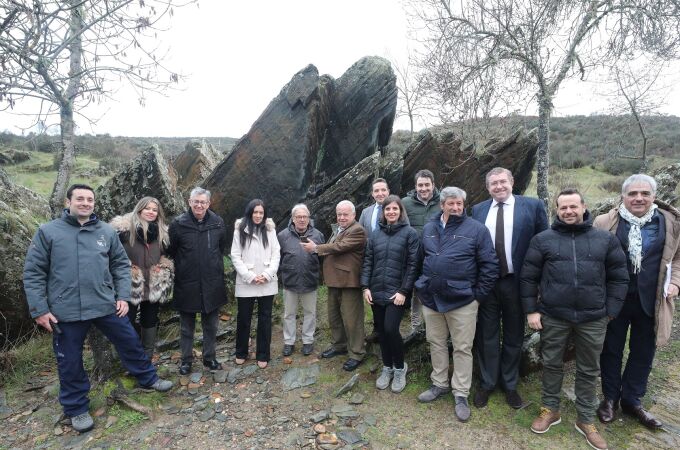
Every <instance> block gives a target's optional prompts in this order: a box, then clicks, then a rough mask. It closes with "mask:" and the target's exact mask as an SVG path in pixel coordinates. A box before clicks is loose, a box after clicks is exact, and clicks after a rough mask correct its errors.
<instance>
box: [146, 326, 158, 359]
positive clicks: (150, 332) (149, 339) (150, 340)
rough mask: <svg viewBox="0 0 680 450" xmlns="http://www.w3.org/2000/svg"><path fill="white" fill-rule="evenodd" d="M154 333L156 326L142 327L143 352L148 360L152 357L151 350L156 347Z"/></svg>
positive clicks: (155, 332)
mask: <svg viewBox="0 0 680 450" xmlns="http://www.w3.org/2000/svg"><path fill="white" fill-rule="evenodd" d="M156 334H157V328H156V327H151V328H142V347H144V353H146V356H148V357H149V360H151V359H152V358H153V351H154V349H155V348H156Z"/></svg>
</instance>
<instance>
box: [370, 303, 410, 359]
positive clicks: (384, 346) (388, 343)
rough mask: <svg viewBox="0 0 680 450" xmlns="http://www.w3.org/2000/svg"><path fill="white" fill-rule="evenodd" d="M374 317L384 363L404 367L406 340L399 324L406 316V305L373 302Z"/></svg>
mask: <svg viewBox="0 0 680 450" xmlns="http://www.w3.org/2000/svg"><path fill="white" fill-rule="evenodd" d="M371 308H372V309H373V319H374V323H375V325H376V331H377V332H378V338H379V340H380V352H381V353H382V360H383V365H385V366H386V367H394V368H395V369H403V368H404V341H403V340H402V338H401V333H400V332H399V324H401V319H402V317H404V309H405V307H404V306H403V305H402V306H397V305H395V304H393V303H388V304H387V305H378V304H373V305H372V306H371Z"/></svg>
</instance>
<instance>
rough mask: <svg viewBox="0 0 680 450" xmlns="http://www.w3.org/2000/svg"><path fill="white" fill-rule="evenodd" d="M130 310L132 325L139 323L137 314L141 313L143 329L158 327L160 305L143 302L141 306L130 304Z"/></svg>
mask: <svg viewBox="0 0 680 450" xmlns="http://www.w3.org/2000/svg"><path fill="white" fill-rule="evenodd" d="M128 305H129V306H130V309H129V310H128V314H127V315H128V319H130V323H131V324H133V325H134V324H135V323H136V322H137V312H138V311H139V324H140V325H141V326H142V328H153V327H155V326H156V325H158V310H159V309H160V307H161V304H160V303H151V302H141V303H140V304H139V305H133V304H132V303H130V302H128Z"/></svg>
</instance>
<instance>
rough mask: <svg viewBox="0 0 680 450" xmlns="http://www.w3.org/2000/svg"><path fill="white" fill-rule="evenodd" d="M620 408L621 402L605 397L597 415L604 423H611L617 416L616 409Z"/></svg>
mask: <svg viewBox="0 0 680 450" xmlns="http://www.w3.org/2000/svg"><path fill="white" fill-rule="evenodd" d="M617 409H619V402H618V401H616V402H615V401H614V400H609V399H607V398H605V399H604V400H602V402H601V403H600V406H599V407H598V408H597V417H598V419H600V422H602V423H611V422H613V421H614V419H615V418H616V410H617Z"/></svg>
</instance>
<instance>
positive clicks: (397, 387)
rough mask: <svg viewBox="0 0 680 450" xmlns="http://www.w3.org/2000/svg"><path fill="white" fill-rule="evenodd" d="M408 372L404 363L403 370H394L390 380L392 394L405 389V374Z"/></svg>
mask: <svg viewBox="0 0 680 450" xmlns="http://www.w3.org/2000/svg"><path fill="white" fill-rule="evenodd" d="M407 371H408V364H406V362H404V368H403V369H394V378H393V379H392V392H395V393H399V392H401V391H403V390H404V388H405V387H406V372H407Z"/></svg>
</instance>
